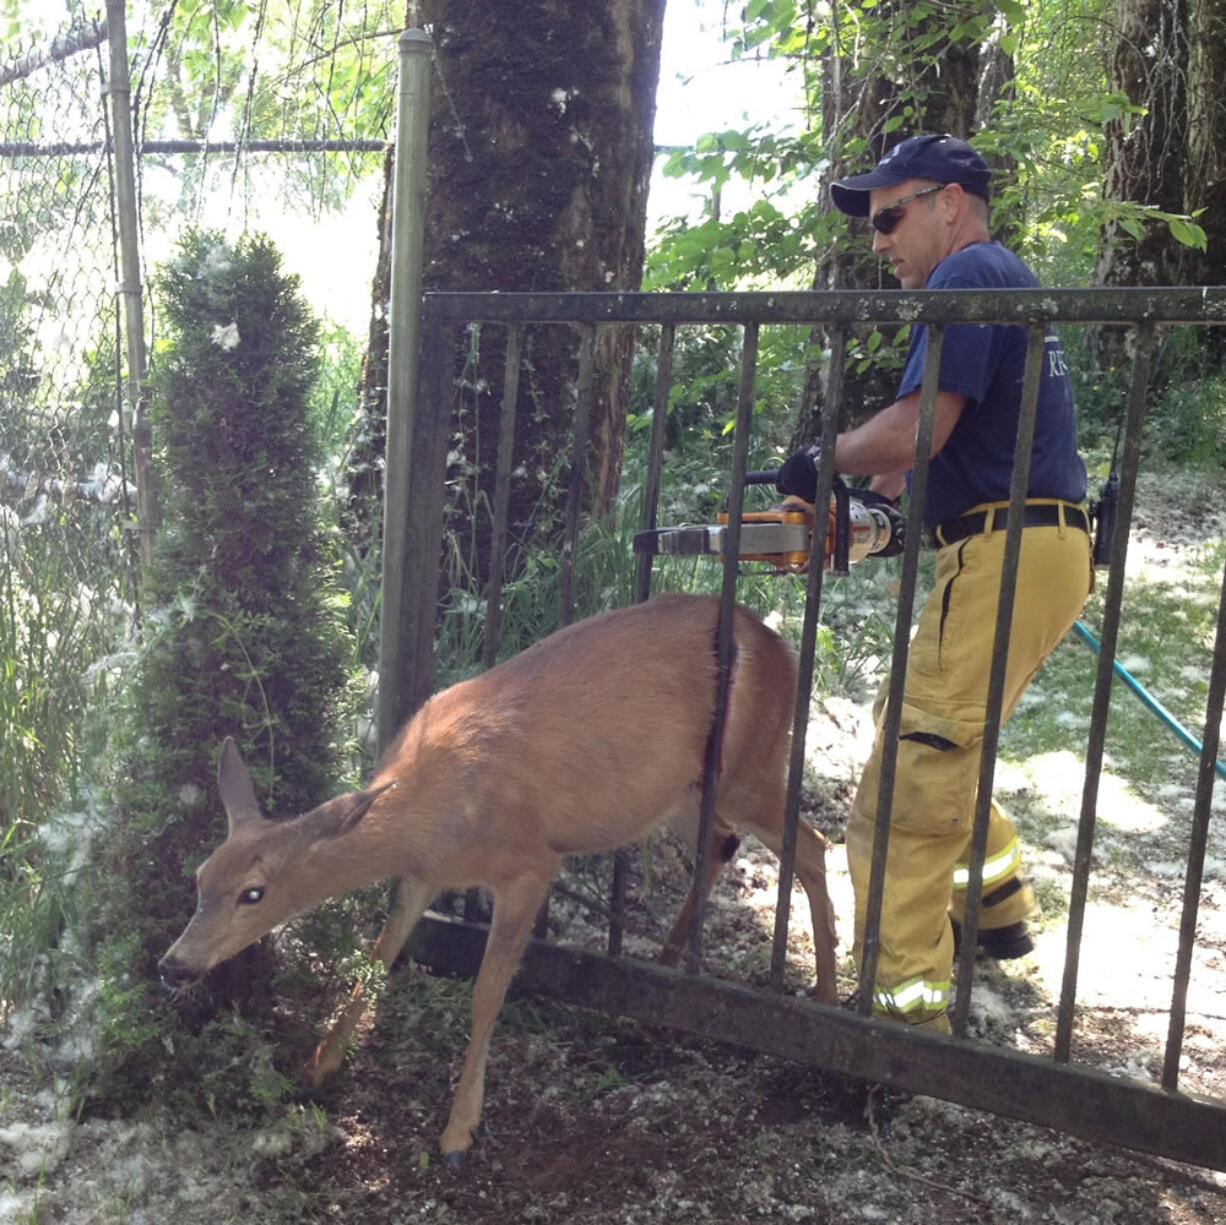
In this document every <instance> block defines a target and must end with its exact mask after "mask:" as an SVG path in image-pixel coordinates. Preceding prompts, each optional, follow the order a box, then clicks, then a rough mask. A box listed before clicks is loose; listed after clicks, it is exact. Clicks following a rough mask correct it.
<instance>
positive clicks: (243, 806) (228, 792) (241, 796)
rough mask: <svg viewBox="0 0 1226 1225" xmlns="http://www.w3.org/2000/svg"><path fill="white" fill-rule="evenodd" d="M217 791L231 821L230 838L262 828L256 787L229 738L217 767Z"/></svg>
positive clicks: (223, 747) (261, 816) (262, 820)
mask: <svg viewBox="0 0 1226 1225" xmlns="http://www.w3.org/2000/svg"><path fill="white" fill-rule="evenodd" d="M217 787H218V790H219V791H220V792H221V802H222V806H223V807H224V808H225V810H226V816H227V817H228V818H229V821H230V834H229V836H230V837H231V838H233V837H234V835H235V833H237V832H238V831H239V830H241V829H248V828H250V827H251V826H253V825H256V824H257V823H258V824H261V825H262V824H263V822H264V817H263V815H262V814H261V813H260V806H259V804H258V803H257V802H256V798H255V787H254V786H253V785H252V782H251V775H250V774H249V773H248V772H247V767H246V766H245V765H244V764H243V758H242V754H240V753H239V751H238V745H236V744H235V743H234V739H233V737H231V736H227V737H226V742H225V744H223V745H222V746H221V760H220V761H219V762H218V764H217Z"/></svg>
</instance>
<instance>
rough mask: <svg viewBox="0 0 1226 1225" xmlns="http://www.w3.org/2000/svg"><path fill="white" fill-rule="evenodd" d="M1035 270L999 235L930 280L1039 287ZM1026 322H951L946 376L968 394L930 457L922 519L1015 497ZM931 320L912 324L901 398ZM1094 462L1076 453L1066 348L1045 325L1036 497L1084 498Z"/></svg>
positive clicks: (928, 521) (913, 382)
mask: <svg viewBox="0 0 1226 1225" xmlns="http://www.w3.org/2000/svg"><path fill="white" fill-rule="evenodd" d="M1037 287H1038V281H1037V280H1036V279H1035V276H1034V273H1032V272H1031V271H1030V269H1029V268H1028V267H1027V266H1026V265H1025V264H1024V263H1023V262H1022V261H1021V260H1020V259H1018V257H1017V256H1016V255H1014V254H1013V252H1012V251H1009V250H1007V249H1006V248H1005V247H1002V246H1001V245H1000V243H996V242H979V243H972V244H971V245H970V246H969V247H963V248H962V249H961V250H960V251H955V252H954V253H953V254H952V255H949V256H946V258H945V259H943V260H942V261H941V262H940V263H939V264H938V265H937V266H936V267H935V268H934V269H933V270H932V272H931V274H930V275H929V277H928V281H927V283H926V284H925V286H924V288H925V289H1033V288H1037ZM1026 337H1027V330H1026V329H1025V328H1024V327H1019V326H1017V325H1012V324H1010V325H1006V324H973V323H962V324H956V325H951V326H950V327H947V328H946V329H945V342H944V344H943V345H942V346H941V371H940V379H939V386H940V388H941V390H942V391H953V392H960V393H961V394H962V395H964V396H965V397H966V404H965V406H964V408H963V409H962V414H961V416H960V417H959V418H958V423H957V424H956V425H955V426H954V428H953V431H952V433H951V434H950V436H949V438H948V440H947V441H946V443H945V445H944V446H943V447H942V448H941V450H940V451H939V452H938V453H937V454H936V455H935V456H933V459H932V463H931V466H930V467H929V470H928V471H929V477H928V500H927V504H926V505H925V507H924V523H925V525H926V526H928V527H933V526H935V525H937V524H939V523H945V522H946V521H947V520H949V519H954V518H956V517H957V516H958V515H961V514H965V513H966V511H968V510H969V509H970V508H971V507H972V506H976V505H978V504H979V503H981V502H1007V501H1008V500H1009V485H1010V481H1011V479H1012V472H1013V451H1014V446H1015V443H1016V440H1017V421H1018V416H1019V414H1020V412H1021V401H1022V372H1023V370H1024V368H1025V365H1026ZM927 348H928V329H927V327H923V326H921V327H917V328H916V329H915V330H914V331H913V332H912V334H911V349H910V352H909V353H908V354H907V364H906V366H905V368H904V369H903V372H902V380H901V381H900V383H899V385H898V396H899V398H900V399H901V398H902V397H903V396H905V395H908V394H909V393H910V392H912V391H915V390H916V389H917V388H918V387H919V386H920V385H921V384H922V383H923V378H924V357H925V354H926V352H927ZM1085 493H1086V470H1085V465H1084V464H1083V463H1082V462H1081V456H1080V455H1078V453H1077V415H1076V410H1075V409H1074V407H1073V391H1072V387H1071V386H1070V384H1069V377H1068V368H1067V366H1066V365H1065V361H1064V351H1063V349H1062V348H1061V346H1060V340H1059V338H1058V337H1057V336H1056V335H1055V333H1054V332H1051V331H1049V332H1048V333H1047V344H1046V347H1045V350H1044V354H1043V374H1042V378H1041V379H1040V381H1039V407H1038V416H1037V418H1036V421H1035V435H1034V450H1033V452H1032V453H1031V460H1030V487H1029V494H1028V496H1030V497H1032V498H1064V499H1066V500H1067V501H1069V502H1080V501H1081V500H1082V499H1083V498H1084V497H1085Z"/></svg>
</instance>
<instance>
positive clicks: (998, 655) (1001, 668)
mask: <svg viewBox="0 0 1226 1225" xmlns="http://www.w3.org/2000/svg"><path fill="white" fill-rule="evenodd" d="M1046 338H1047V327H1046V325H1045V324H1034V325H1032V326H1031V328H1030V337H1029V340H1028V343H1027V345H1026V365H1025V368H1024V371H1023V374H1022V402H1021V406H1020V411H1019V413H1018V421H1017V444H1016V446H1015V448H1014V451H1013V478H1012V484H1011V485H1010V487H1009V525H1008V527H1007V528H1006V529H1005V555H1004V559H1003V561H1002V564H1001V575H1000V594H999V596H998V599H997V605H996V632H995V637H994V638H993V641H992V665H991V668H990V670H989V673H988V694H987V706H986V708H985V710H984V716H983V741H982V748H981V755H980V758H979V784H978V790H977V792H976V799H975V820H974V824H973V826H972V832H971V850H970V864H969V872H968V877H967V884H966V909H965V912H964V914H963V916H962V952H961V955H960V956H959V959H958V995H957V998H956V999H955V1001H954V1015H953V1021H952V1028H953V1032H954V1034H955V1035H956V1036H957V1037H959V1038H961V1037H962V1036H963V1035H964V1034H965V1033H966V1024H967V1021H968V1020H969V1018H970V1010H971V985H972V983H973V982H974V977H975V946H976V945H977V943H978V940H979V906H980V900H981V899H980V893H981V892H982V889H983V861H984V857H985V856H986V854H987V847H988V813H989V810H990V809H991V805H992V781H993V779H994V777H995V774H996V748H997V745H998V744H999V742H1000V725H1001V708H1002V706H1003V705H1004V691H1005V671H1006V668H1007V665H1008V662H1009V636H1010V631H1011V628H1012V625H1013V601H1014V596H1015V595H1016V593H1017V568H1018V562H1019V561H1020V559H1021V554H1022V528H1023V524H1022V510H1023V507H1024V506H1025V504H1026V494H1027V492H1028V490H1029V488H1030V456H1031V452H1032V451H1033V450H1034V429H1035V418H1036V416H1037V413H1038V406H1039V382H1040V380H1041V379H1042V377H1043V349H1044V345H1045V343H1046Z"/></svg>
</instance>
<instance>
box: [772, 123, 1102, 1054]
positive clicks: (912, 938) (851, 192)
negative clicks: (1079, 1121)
mask: <svg viewBox="0 0 1226 1225" xmlns="http://www.w3.org/2000/svg"><path fill="white" fill-rule="evenodd" d="M989 179H990V174H989V170H988V166H987V164H986V163H985V162H984V160H983V159H982V157H980V155H979V154H978V153H977V152H976V151H975V150H974V149H973V148H972V147H971V146H970V145H969V144H967V143H966V142H965V141H962V140H958V139H956V138H954V137H951V136H940V135H922V136H913V137H911V138H909V139H907V140H904V141H903V142H902V143H901V144H899V145H897V146H896V147H894V148H893V149H891V150H890V151H889V152H888V153H887V154H886V155H885V157H883V158H882V159H881V161H880V162H879V163H878V165H877V166H876V168H875V169H873V170H872V171H870V172H868V173H867V174H861V175H856V176H852V177H850V178H844V179H841V180H839V181H837V182H835V183H834V184H833V185H832V189H831V193H832V195H833V198H834V204H835V206H836V207H837V208H839V209H840V210H841V211H842V212H844V213H847V214H849V215H851V216H853V217H867V218H868V220H869V224H870V225H871V226H872V230H873V250H874V252H876V253H877V254H879V255H881V256H883V257H885V258H886V259H888V260H889V261H890V264H891V265H892V268H893V271H894V274H895V275H896V276H897V277H898V279H899V281H900V282H901V283H902V287H903V288H904V289H913V290H918V289H1012V288H1032V287H1037V285H1038V282H1037V280H1036V279H1035V276H1034V274H1033V273H1032V272H1031V271H1030V269H1029V268H1028V267H1027V266H1026V265H1025V264H1024V263H1023V262H1022V261H1021V260H1020V259H1019V258H1018V257H1017V256H1016V255H1014V254H1013V253H1012V252H1010V251H1008V250H1007V249H1006V248H1004V247H1003V246H1001V245H1000V244H999V243H995V242H993V241H992V240H991V237H990V235H989V233H988V192H989ZM927 339H928V329H927V327H924V326H918V327H915V328H913V330H912V333H911V342H910V351H909V353H908V355H907V361H906V366H905V367H904V369H903V373H902V378H901V380H900V382H899V386H898V393H897V398H896V400H895V401H894V403H892V404H890V405H889V406H888V407H886V408H884V409H882V410H881V411H880V412H878V413H876V414H875V415H874V416H872V417H870V418H869V419H868V420H867V421H866V422H865V423H864V424H863V425H861V426H859V427H857V428H855V429H852V430H849V431H847V432H845V433H841V434H839V436H838V439H837V443H836V447H835V460H834V463H835V469H836V471H837V472H839V473H844V474H849V475H859V476H871V477H872V481H871V486H870V487H871V488H872V489H873V490H875V491H876V492H878V493H881V494H883V495H885V496H887V497H891V498H893V497H897V496H899V495H901V493H902V491H903V489H904V487H905V485H906V482H907V480H908V479H909V475H910V474H909V469H910V466H911V464H912V461H913V458H914V452H915V439H916V428H917V423H918V418H919V401H920V384H921V382H922V378H923V369H924V358H925V353H926V350H927ZM1026 348H1027V333H1026V329H1024V328H1022V327H1017V326H1005V325H996V324H992V325H986V326H982V325H977V324H967V325H959V326H950V327H947V328H946V331H945V339H944V344H943V347H942V350H941V364H940V376H939V383H938V388H939V389H938V392H937V403H936V415H935V421H934V427H933V439H932V453H931V454H932V458H931V465H930V468H929V484H928V493H927V499H926V503H925V506H924V525H925V529H926V534H927V535H928V536H929V537H930V538H931V542H932V543H933V544H934V545H935V547H936V549H937V556H936V578H935V584H934V586H933V589H932V593H931V595H930V596H929V597H928V599H927V601H926V603H925V605H924V607H923V609H922V611H921V614H920V618H919V624H918V628H917V630H916V633H915V635H914V638H913V640H912V644H911V649H910V653H909V658H908V661H907V674H906V681H905V692H904V695H903V708H902V712H901V727H900V732H899V743H898V746H897V765H896V775H895V784H894V793H893V803H892V806H891V815H890V836H889V844H888V854H887V860H886V874H885V889H884V895H883V909H882V915H881V941H880V951H879V956H878V964H877V973H876V981H875V982H874V983H873V984H872V993H873V1008H874V1012H875V1013H877V1014H879V1015H885V1016H889V1017H892V1018H895V1019H898V1020H902V1021H906V1022H909V1023H912V1024H917V1025H923V1026H926V1027H928V1028H930V1029H932V1030H936V1031H938V1032H945V1033H947V1032H949V1028H950V1026H949V1020H948V1016H947V1008H948V1003H949V997H950V980H951V977H952V971H953V960H954V955H955V938H956V935H957V933H958V921H959V919H960V918H961V914H962V908H963V905H964V902H965V886H966V881H967V876H968V862H967V861H968V858H969V850H970V841H971V829H972V824H973V820H974V811H975V803H976V791H977V784H978V775H979V763H980V757H981V749H982V742H983V733H984V721H985V711H986V699H987V687H988V674H989V670H990V666H991V657H992V644H993V638H994V634H995V626H996V606H997V601H998V598H999V589H1000V580H1001V569H1002V563H1003V556H1004V547H1005V528H1006V526H1007V523H1006V514H1007V510H1006V508H1007V504H1008V501H1009V491H1010V482H1011V478H1012V469H1013V459H1014V449H1015V439H1016V433H1017V423H1018V416H1019V411H1020V406H1021V393H1022V371H1023V367H1024V364H1025V356H1026ZM1076 437H1077V429H1076V416H1075V410H1074V406H1073V396H1072V390H1071V387H1070V383H1069V377H1068V370H1067V368H1066V366H1065V359H1064V353H1063V351H1062V349H1061V346H1060V342H1059V339H1058V338H1057V337H1056V336H1055V334H1054V333H1052V332H1049V333H1048V335H1047V337H1046V344H1045V350H1044V354H1043V369H1042V376H1041V380H1040V387H1039V404H1038V419H1037V424H1036V429H1035V442H1034V447H1033V450H1032V454H1031V463H1030V480H1029V488H1028V498H1027V502H1026V507H1025V512H1024V520H1023V526H1024V530H1023V532H1022V547H1021V560H1020V566H1019V570H1018V577H1017V592H1016V600H1015V606H1014V611H1013V620H1012V630H1011V636H1010V645H1009V653H1008V664H1007V669H1006V679H1005V692H1004V705H1003V709H1002V718H1003V719H1007V718H1008V716H1009V714H1010V712H1011V711H1012V710H1013V708H1014V706H1015V705H1016V704H1017V701H1018V699H1019V698H1020V697H1021V695H1022V692H1023V691H1024V690H1025V688H1026V686H1027V684H1029V682H1030V680H1031V678H1032V677H1033V676H1034V674H1035V672H1036V671H1037V670H1038V668H1039V666H1040V664H1041V663H1042V662H1043V660H1044V659H1045V658H1046V657H1047V656H1048V654H1049V653H1050V652H1051V651H1052V649H1053V648H1054V647H1055V645H1056V643H1058V642H1059V641H1060V639H1061V638H1062V637H1063V636H1064V635H1065V633H1066V632H1067V631H1068V629H1069V628H1070V626H1071V625H1072V624H1073V622H1074V620H1076V618H1077V616H1078V615H1079V614H1080V611H1081V608H1082V605H1083V604H1084V602H1085V599H1086V596H1087V595H1088V593H1089V590H1090V587H1091V584H1092V581H1093V569H1092V565H1091V557H1090V533H1089V522H1090V521H1089V516H1088V513H1087V509H1086V506H1085V505H1084V500H1085V494H1086V470H1085V466H1084V464H1083V463H1082V461H1081V458H1080V457H1079V455H1078V453H1077V446H1076ZM817 462H818V456H817V450H816V448H809V449H808V450H806V451H802V452H800V453H798V454H797V455H794V456H792V457H791V458H790V459H789V460H787V462H786V463H785V464H784V465H783V466H782V468H781V469H780V472H779V476H778V486H779V489H780V490H781V491H782V492H784V493H790V494H795V495H797V496H799V497H802V498H805V499H807V500H809V501H812V500H813V499H814V497H815V495H816V489H817ZM887 688H888V684H887V685H885V686H883V687H882V689H881V691H880V692H879V694H878V696H877V701H876V703H875V706H874V715H875V718H876V728H877V733H876V738H875V741H874V744H873V749H872V753H871V755H870V757H869V760H868V763H867V765H866V766H865V769H864V773H863V776H862V778H861V781H860V786H859V789H858V791H857V794H856V798H855V802H854V804H853V807H852V814H851V818H850V820H849V822H848V827H847V857H848V863H849V866H850V869H851V876H852V882H853V885H854V887H855V895H856V916H855V945H854V949H853V954H854V957H855V960H856V964H857V966H858V967H859V966H860V965H861V962H862V955H863V939H864V919H865V913H866V910H867V893H868V881H869V868H870V864H871V862H872V849H873V831H874V825H875V821H876V813H877V796H878V791H879V781H880V768H881V759H882V755H883V751H884V747H885V746H884V744H883V742H882V729H883V724H884V707H885V702H886V690H887ZM1033 905H1034V897H1033V894H1032V893H1031V890H1030V887H1029V886H1028V885H1027V884H1026V882H1025V879H1024V877H1023V875H1022V871H1021V860H1020V853H1019V846H1018V837H1017V832H1016V830H1015V829H1014V827H1013V824H1012V822H1011V821H1010V820H1009V817H1008V816H1007V815H1006V813H1005V812H1004V811H1003V810H1002V809H1001V808H1000V806H999V805H998V804H996V803H995V802H994V801H993V803H992V805H991V813H990V823H989V831H988V845H987V858H986V862H985V864H984V870H983V889H982V899H981V906H982V909H981V911H980V931H979V943H980V946H981V947H982V949H983V950H984V952H985V953H987V954H988V955H989V956H992V957H996V958H998V959H1007V958H1013V957H1020V956H1023V955H1024V954H1026V953H1028V952H1030V951H1031V950H1032V949H1033V947H1034V946H1033V940H1032V938H1031V934H1030V931H1029V928H1028V925H1027V922H1026V919H1027V916H1028V915H1029V914H1030V912H1031V910H1032V908H1033ZM860 989H861V990H865V989H867V988H866V985H865V984H863V983H861V988H860Z"/></svg>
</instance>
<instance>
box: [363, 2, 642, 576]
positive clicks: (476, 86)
mask: <svg viewBox="0 0 1226 1225" xmlns="http://www.w3.org/2000/svg"><path fill="white" fill-rule="evenodd" d="M421 9H422V18H423V24H424V25H426V27H427V28H428V29H429V30H430V32H431V33H432V35H433V38H434V43H435V78H434V88H433V97H434V102H433V108H432V111H433V113H432V115H431V120H430V166H429V187H428V201H427V223H426V249H425V287H426V289H427V290H458V291H486V290H499V291H502V292H513V291H541V292H545V291H572V290H588V291H593V290H614V291H615V290H637V289H639V288H640V284H641V278H642V267H643V256H644V246H645V231H646V206H647V188H648V182H649V179H650V174H651V165H652V155H653V154H652V128H653V124H654V117H655V91H656V83H657V80H658V77H659V65H660V38H661V27H662V22H663V13H664V0H606V2H605V3H601V4H591V3H589V2H588V0H548V2H546V3H541V4H533V5H510V4H491V3H488V2H485V3H476V2H475V0H450V2H444V0H424V3H422V4H421ZM387 211H388V210H387V209H386V208H385V209H384V212H385V213H386V212H387ZM386 233H387V226H386V222H385V221H384V222H381V237H385V236H386ZM387 257H388V248H387V245H386V243H385V242H381V258H380V265H381V268H380V272H379V274H378V276H377V278H376V284H375V301H374V304H373V306H374V309H373V312H372V325H371V342H370V343H371V347H370V354H369V357H368V360H367V363H366V369H365V371H364V375H363V403H364V405H365V407H366V409H367V412H369V413H371V415H372V421H371V424H370V427H369V429H368V432H369V434H370V436H371V445H370V449H369V450H368V453H367V454H366V455H365V456H363V457H361V458H360V459H359V461H358V464H359V467H361V468H363V469H364V470H365V472H366V473H367V474H368V476H369V475H372V474H374V473H376V471H377V465H378V456H379V455H381V453H382V428H383V427H382V424H381V422H380V423H379V424H377V425H376V424H375V422H374V420H373V419H374V418H380V417H381V415H382V404H383V396H384V389H385V388H386V382H387V373H386V372H387V352H386V343H387V340H386V337H387V329H386V310H385V304H386V302H387V296H386V282H387V274H386V259H387ZM461 347H462V348H465V346H461ZM504 347H505V339H504V335H503V333H502V330H501V329H494V328H486V329H484V331H483V333H482V334H481V336H480V340H479V342H474V343H473V344H472V345H471V347H468V348H466V351H465V352H464V353H463V354H462V355H461V356H462V360H463V361H464V362H465V366H464V369H463V377H462V384H463V388H464V391H463V410H462V416H461V418H460V419H459V420H458V422H457V428H458V436H457V437H456V438H455V439H454V440H453V442H452V444H451V445H450V446H449V451H450V453H451V454H452V456H453V462H452V463H451V465H450V467H449V473H448V475H449V481H450V480H451V478H454V477H459V476H463V477H465V478H466V479H464V480H460V481H458V482H457V488H462V490H463V492H462V493H460V494H458V496H457V498H456V500H455V502H454V503H453V505H452V506H451V507H450V512H449V530H451V531H453V532H454V534H455V540H454V542H453V543H454V547H453V548H451V549H449V556H451V557H453V558H459V559H461V563H460V564H461V567H462V568H463V569H466V570H470V571H471V573H472V574H473V575H475V576H476V578H477V579H478V580H479V581H482V582H483V581H484V579H485V577H486V575H487V573H488V566H489V557H488V547H489V533H490V526H491V524H490V512H489V506H490V504H491V502H492V498H493V483H494V482H493V460H494V452H495V446H496V442H497V437H498V421H499V416H500V412H501V399H502V356H503V352H504ZM577 355H578V338H577V336H576V334H575V333H574V332H573V331H572V330H571V329H569V328H565V327H548V328H537V329H535V330H534V331H533V332H532V333H530V334H529V335H528V336H527V337H526V338H525V342H524V352H523V367H522V369H523V373H522V375H521V381H520V393H519V402H518V406H517V421H518V427H519V428H518V431H517V434H518V436H517V439H516V444H515V456H514V464H513V467H514V471H515V476H514V478H513V481H512V488H511V509H510V521H511V526H512V533H513V538H514V541H515V542H516V543H518V544H521V545H522V544H527V543H530V542H531V540H532V539H533V538H534V537H535V536H537V535H539V534H540V532H541V531H543V530H545V529H547V527H548V526H549V524H550V523H551V522H552V521H553V520H554V519H555V518H556V515H557V512H558V509H559V506H560V504H561V496H562V494H563V492H564V490H565V479H564V468H565V464H566V457H567V450H568V440H569V436H570V426H571V419H572V416H573V412H574V404H575V392H576V376H577ZM630 357H631V336H630V334H629V331H628V330H626V329H622V330H619V331H618V332H606V333H602V337H601V341H600V344H599V346H598V353H597V380H596V382H597V387H596V404H595V407H594V416H593V420H592V435H591V437H592V442H591V450H590V453H589V472H590V478H589V495H590V502H589V504H590V508H591V509H592V510H594V511H595V512H596V513H597V514H603V513H605V512H606V511H607V510H608V509H609V508H610V506H611V505H612V503H613V500H614V497H615V495H616V492H617V483H618V478H619V474H620V468H621V458H622V439H623V432H624V425H625V413H626V396H627V393H628V389H629V373H630ZM559 468H561V469H562V479H559ZM469 476H471V477H472V481H473V482H475V484H474V483H470V481H469V480H468V479H467V477H469ZM367 484H368V485H369V480H368V482H367ZM355 487H356V486H355ZM456 577H458V576H456Z"/></svg>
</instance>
